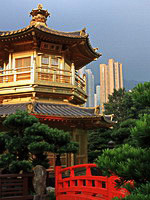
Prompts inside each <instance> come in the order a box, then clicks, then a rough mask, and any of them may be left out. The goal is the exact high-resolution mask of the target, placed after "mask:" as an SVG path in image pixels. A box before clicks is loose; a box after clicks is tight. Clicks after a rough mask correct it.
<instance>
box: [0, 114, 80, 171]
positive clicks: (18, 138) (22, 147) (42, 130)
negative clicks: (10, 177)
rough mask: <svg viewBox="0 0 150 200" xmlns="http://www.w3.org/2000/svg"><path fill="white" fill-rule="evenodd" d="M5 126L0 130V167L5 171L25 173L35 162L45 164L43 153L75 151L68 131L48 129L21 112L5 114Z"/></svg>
mask: <svg viewBox="0 0 150 200" xmlns="http://www.w3.org/2000/svg"><path fill="white" fill-rule="evenodd" d="M3 125H4V126H5V127H6V128H7V131H6V132H5V133H0V144H1V150H0V153H1V154H0V158H1V159H0V168H2V169H4V171H6V172H8V173H17V172H19V171H23V172H29V171H31V169H32V167H33V166H35V165H37V164H38V165H43V166H44V167H45V168H48V167H49V160H48V159H47V152H54V153H58V154H61V153H66V152H76V151H77V148H78V145H77V143H75V142H71V137H70V134H69V133H68V132H64V131H62V130H58V129H52V128H49V127H48V125H45V124H41V123H40V122H38V119H37V118H36V117H34V116H32V115H29V114H28V113H27V112H24V111H17V112H16V113H15V114H11V115H9V116H8V117H7V118H6V119H5V120H4V122H3Z"/></svg>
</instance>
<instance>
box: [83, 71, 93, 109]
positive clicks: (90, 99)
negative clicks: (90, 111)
mask: <svg viewBox="0 0 150 200" xmlns="http://www.w3.org/2000/svg"><path fill="white" fill-rule="evenodd" d="M85 75H86V92H87V95H88V98H87V102H86V104H85V106H86V107H94V75H93V73H92V71H91V70H90V69H86V70H85Z"/></svg>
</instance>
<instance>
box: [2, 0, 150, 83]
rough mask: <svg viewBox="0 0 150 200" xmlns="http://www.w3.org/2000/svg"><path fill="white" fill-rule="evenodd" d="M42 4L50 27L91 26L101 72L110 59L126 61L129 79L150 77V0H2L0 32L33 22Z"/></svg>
mask: <svg viewBox="0 0 150 200" xmlns="http://www.w3.org/2000/svg"><path fill="white" fill-rule="evenodd" d="M38 3H42V4H43V6H44V9H47V10H48V11H49V12H50V13H51V17H50V18H49V19H48V22H47V23H48V26H49V27H51V28H53V29H56V30H61V31H75V30H81V29H82V28H83V27H86V28H87V32H88V33H89V35H90V40H91V44H92V46H93V47H98V48H99V51H100V52H101V53H102V54H103V56H102V57H101V58H100V59H99V60H98V61H96V62H93V63H91V67H92V68H93V71H94V72H98V71H99V70H98V69H99V64H100V63H107V60H108V58H114V59H115V60H117V61H119V62H121V63H123V73H124V78H125V79H127V80H138V81H141V80H142V81H149V80H150V0H0V31H2V30H14V29H19V28H23V27H25V26H27V25H29V22H30V17H29V12H30V11H31V10H32V9H33V8H36V7H37V4H38Z"/></svg>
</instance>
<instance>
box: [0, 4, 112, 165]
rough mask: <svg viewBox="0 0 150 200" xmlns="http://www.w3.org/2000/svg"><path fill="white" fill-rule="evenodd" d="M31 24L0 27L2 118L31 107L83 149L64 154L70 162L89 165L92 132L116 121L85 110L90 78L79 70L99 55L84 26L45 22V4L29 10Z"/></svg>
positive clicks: (31, 110) (47, 14)
mask: <svg viewBox="0 0 150 200" xmlns="http://www.w3.org/2000/svg"><path fill="white" fill-rule="evenodd" d="M30 15H31V17H32V19H31V22H30V25H29V26H27V27H25V28H22V29H19V30H15V31H0V116H1V120H3V119H4V118H5V117H6V116H7V115H9V114H11V113H15V112H16V110H27V111H28V112H29V113H30V114H32V115H35V116H36V117H37V118H39V119H40V121H41V122H43V123H46V124H48V125H49V126H50V127H54V128H59V129H63V130H66V131H69V132H70V134H71V135H72V139H73V140H74V141H78V142H79V153H78V155H77V156H76V158H75V157H74V155H71V156H65V159H64V163H66V164H67V165H73V164H75V163H76V164H81V163H87V130H89V129H94V128H99V127H104V128H109V127H111V126H112V125H113V122H112V121H111V117H110V116H104V115H101V114H100V112H99V107H96V108H84V107H83V104H84V103H85V102H86V99H87V94H86V78H85V76H84V77H82V78H81V77H80V76H78V73H77V72H78V70H79V69H81V68H82V67H83V66H85V65H86V64H88V63H90V62H92V61H93V60H96V59H98V58H99V57H100V56H101V54H100V53H97V52H96V50H97V49H94V48H92V46H91V44H90V41H89V35H88V34H87V33H86V30H85V28H84V29H82V30H80V31H75V32H62V31H57V30H53V29H51V28H49V27H48V26H47V24H46V21H47V18H48V17H49V16H50V14H49V13H48V11H47V10H44V9H43V6H42V5H41V4H39V5H38V8H37V9H33V10H32V11H31V13H30Z"/></svg>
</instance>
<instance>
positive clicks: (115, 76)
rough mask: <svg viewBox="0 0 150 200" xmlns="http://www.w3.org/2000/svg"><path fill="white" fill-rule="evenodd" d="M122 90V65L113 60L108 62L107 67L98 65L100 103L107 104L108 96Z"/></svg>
mask: <svg viewBox="0 0 150 200" xmlns="http://www.w3.org/2000/svg"><path fill="white" fill-rule="evenodd" d="M119 88H123V75H122V64H121V63H119V62H115V60H114V59H109V60H108V65H106V64H100V103H101V105H103V104H104V103H106V102H108V96H109V95H111V94H112V93H113V92H114V89H116V90H118V89H119Z"/></svg>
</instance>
